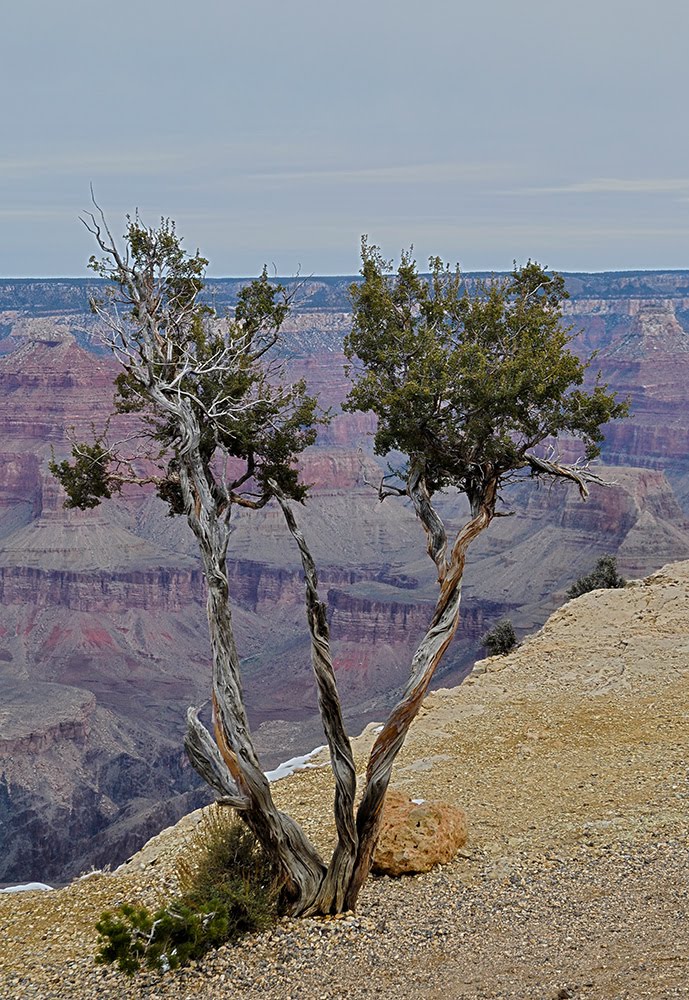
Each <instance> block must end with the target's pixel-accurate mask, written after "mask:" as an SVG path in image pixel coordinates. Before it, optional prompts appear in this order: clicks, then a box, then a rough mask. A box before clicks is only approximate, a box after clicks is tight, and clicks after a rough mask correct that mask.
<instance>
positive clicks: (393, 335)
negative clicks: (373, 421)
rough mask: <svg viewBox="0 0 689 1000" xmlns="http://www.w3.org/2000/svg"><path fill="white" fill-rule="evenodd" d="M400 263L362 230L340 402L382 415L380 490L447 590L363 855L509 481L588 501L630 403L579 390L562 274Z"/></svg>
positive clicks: (387, 741)
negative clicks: (415, 528)
mask: <svg viewBox="0 0 689 1000" xmlns="http://www.w3.org/2000/svg"><path fill="white" fill-rule="evenodd" d="M391 270H392V264H391V262H389V261H386V260H385V259H384V258H383V256H382V254H381V252H380V250H379V249H378V248H377V247H375V246H370V245H369V244H368V242H367V240H366V238H364V239H363V240H362V268H361V274H362V279H363V280H362V281H361V282H359V283H356V284H354V285H352V288H351V295H352V301H353V323H352V329H351V332H350V333H349V335H348V336H347V337H346V339H345V353H346V355H347V357H348V359H349V362H350V365H349V370H350V375H351V376H352V378H353V382H354V384H353V387H352V389H351V392H350V394H349V397H348V400H347V402H346V404H345V407H346V408H347V409H350V410H363V411H372V412H373V413H375V415H376V416H377V418H378V425H377V431H376V435H375V451H376V453H377V454H379V455H383V456H385V455H388V454H389V453H391V452H392V453H395V454H399V453H401V455H402V459H401V460H400V461H401V466H400V468H399V469H398V470H397V471H396V472H395V473H393V474H391V475H390V476H388V477H384V478H383V480H382V481H381V484H380V487H379V497H380V499H381V500H384V499H386V498H387V497H389V496H401V497H406V498H408V499H410V500H411V502H412V504H413V507H414V510H415V512H416V516H417V518H418V520H419V522H420V523H421V525H422V527H423V530H424V532H425V536H426V542H427V550H428V554H429V556H430V557H431V559H432V560H433V562H434V564H435V567H436V570H437V582H438V588H439V593H438V598H437V603H436V606H435V610H434V613H433V616H432V619H431V622H430V626H429V628H428V631H427V632H426V635H425V636H424V637H423V639H422V640H421V642H420V644H419V646H418V648H417V650H416V653H415V654H414V658H413V661H412V667H411V675H410V678H409V681H408V684H407V687H406V689H405V691H404V694H403V696H402V698H401V699H400V701H399V703H398V704H397V705H396V706H395V708H394V709H393V711H392V713H391V715H390V717H389V718H388V720H387V722H386V723H385V725H384V727H383V729H382V731H381V733H380V735H379V736H378V738H377V740H376V742H375V744H374V746H373V750H372V753H371V758H370V761H369V765H368V771H367V778H366V786H365V791H364V796H363V800H362V803H361V806H360V808H359V823H358V835H359V840H360V844H367V845H368V850H372V849H373V847H372V846H371V845H375V841H376V836H377V827H378V825H379V822H380V813H381V809H382V803H383V799H384V796H385V791H386V789H387V786H388V782H389V780H390V775H391V771H392V766H393V763H394V760H395V757H396V755H397V753H398V751H399V749H400V747H401V745H402V743H403V741H404V738H405V736H406V733H407V731H408V729H409V726H410V725H411V722H412V721H413V719H414V717H415V715H416V713H417V712H418V710H419V707H420V705H421V702H422V700H423V698H424V695H425V694H426V691H427V690H428V685H429V684H430V681H431V678H432V677H433V673H434V671H435V669H436V667H437V665H438V663H439V662H440V660H441V658H442V656H443V655H444V653H445V651H446V649H447V647H448V645H449V643H450V641H451V640H452V637H453V636H454V633H455V631H456V629H457V625H458V622H459V605H460V598H461V589H462V577H463V574H464V566H465V561H466V556H467V552H468V549H469V546H470V545H471V543H472V542H473V541H474V540H475V539H476V538H477V537H478V535H479V534H480V533H481V532H483V531H484V530H485V529H486V528H487V527H488V526H489V525H490V523H491V521H492V520H493V518H494V517H496V516H497V515H498V513H500V512H499V511H498V510H497V505H498V502H499V498H500V491H501V489H502V488H503V487H505V486H506V485H508V484H509V483H511V482H514V481H515V480H516V479H519V478H523V477H524V476H527V477H529V478H532V479H540V478H542V477H549V478H554V479H557V478H559V479H565V480H570V481H572V482H574V483H576V485H577V486H578V488H579V492H580V494H581V496H582V498H583V499H585V498H586V496H587V494H588V487H587V483H588V482H590V481H591V480H596V479H597V477H596V476H595V474H594V473H592V472H591V471H590V469H589V468H588V462H589V461H590V460H591V459H594V458H595V457H596V456H597V455H599V453H600V444H601V441H602V440H603V429H602V428H603V425H605V424H606V423H607V422H608V421H609V420H613V419H616V418H618V417H623V416H625V415H626V414H627V411H628V405H627V403H626V402H624V401H618V400H617V399H616V397H615V394H614V393H613V392H610V391H609V390H608V387H607V386H606V385H604V384H602V383H601V382H600V377H598V378H595V379H594V380H593V385H592V386H591V387H590V388H585V387H584V378H585V375H586V372H587V368H588V367H589V365H588V364H587V363H585V362H582V361H581V360H580V359H579V358H578V357H577V356H576V355H575V354H574V353H573V352H572V351H571V350H570V349H569V346H568V345H569V343H570V342H571V331H570V328H569V327H568V326H567V325H566V324H565V323H564V321H563V312H562V303H563V301H564V300H565V299H566V298H567V297H568V296H567V292H566V290H565V284H564V280H563V278H562V277H561V276H560V275H558V274H555V273H549V272H548V271H546V270H545V269H544V268H542V267H541V266H539V265H538V264H537V263H535V262H533V261H528V262H527V264H525V265H524V266H523V267H517V266H516V265H515V268H514V270H513V272H512V273H511V274H510V275H509V276H508V277H504V278H494V279H492V280H490V281H487V282H477V283H476V284H475V286H474V287H473V288H472V290H471V291H470V290H469V289H468V288H467V287H466V285H464V284H463V282H462V278H461V275H460V273H459V269H458V268H455V269H451V268H450V267H448V266H447V265H445V264H443V262H442V260H441V259H440V258H439V257H432V258H431V259H430V274H429V276H428V277H425V276H422V275H421V274H420V273H419V271H418V269H417V266H416V262H415V261H414V259H413V257H412V254H411V253H405V254H403V255H402V257H401V261H400V264H399V266H398V268H397V273H396V274H393V273H391ZM561 435H567V436H570V437H575V438H578V439H579V440H580V441H581V443H582V451H583V454H582V462H581V463H576V464H575V465H565V464H563V463H562V462H561V461H559V460H558V458H557V457H556V456H557V452H556V448H555V443H556V442H557V439H558V437H559V436H561ZM545 443H549V445H550V446H549V447H547V448H546V449H545V450H544V449H543V447H539V446H543V445H544V444H545ZM448 488H450V489H452V490H453V491H454V492H455V493H457V494H463V495H464V496H465V497H466V498H467V500H468V501H469V509H470V516H469V518H468V519H467V520H466V522H465V523H464V524H463V525H462V527H461V528H460V529H459V530H458V531H457V532H456V533H455V534H454V537H452V536H449V535H448V531H447V529H446V526H445V524H444V523H443V521H442V519H441V517H440V515H439V513H438V510H437V508H436V506H434V503H433V500H434V497H435V496H436V495H437V494H438V493H440V492H442V491H444V490H446V489H448ZM360 850H361V848H360ZM363 868H365V865H363V866H362V870H363Z"/></svg>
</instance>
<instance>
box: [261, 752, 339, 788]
mask: <svg viewBox="0 0 689 1000" xmlns="http://www.w3.org/2000/svg"><path fill="white" fill-rule="evenodd" d="M325 749H326V748H325V745H323V746H322V747H316V748H315V749H314V750H311V752H310V753H305V754H303V755H302V756H301V757H290V759H289V760H285V761H283V763H282V764H278V766H277V767H276V768H275V770H274V771H266V773H265V774H266V778H267V779H268V781H280V780H281V779H282V778H288V777H289V776H290V774H294V772H295V771H303V770H305V769H306V768H308V767H319V766H320V765H319V764H310V763H309V761H310V760H311V758H312V757H315V756H316V755H317V754H319V753H320V752H321V750H325Z"/></svg>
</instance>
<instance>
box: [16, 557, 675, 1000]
mask: <svg viewBox="0 0 689 1000" xmlns="http://www.w3.org/2000/svg"><path fill="white" fill-rule="evenodd" d="M374 728H375V727H372V726H371V727H368V729H367V730H366V731H365V732H364V733H363V734H362V736H361V737H359V738H358V739H357V740H356V741H355V747H356V754H357V758H358V761H359V762H360V764H361V765H362V766H363V765H364V761H365V756H366V751H367V749H368V747H369V746H370V745H371V742H372V740H373V738H374V735H375V734H374ZM315 763H316V764H317V765H319V766H316V767H314V768H312V769H309V770H305V771H302V772H299V773H298V774H296V775H294V776H292V777H291V778H289V779H287V780H285V781H281V782H279V783H278V784H276V786H275V794H276V798H277V799H278V802H279V804H280V806H281V807H283V808H286V809H288V810H289V811H290V812H291V813H292V814H293V815H295V816H296V817H297V818H298V819H299V820H300V821H301V822H302V823H303V825H304V827H305V828H306V830H307V832H308V833H309V834H310V835H311V836H312V837H313V838H314V839H315V840H316V841H317V842H318V843H319V844H320V845H322V847H323V848H324V849H327V847H328V845H329V844H330V843H331V842H332V835H333V831H332V825H331V821H330V815H329V807H330V803H331V801H332V781H331V774H330V769H329V766H328V764H327V758H326V757H325V756H324V755H321V756H320V757H319V758H316V760H315ZM688 767H689V563H677V564H673V565H671V566H667V567H665V568H664V569H663V570H661V571H660V572H659V573H657V574H655V575H654V576H652V577H649V578H648V579H647V580H645V581H642V582H639V583H636V584H634V585H633V586H629V587H627V588H625V589H624V590H615V591H596V592H594V593H592V594H587V595H585V596H583V597H581V598H579V599H578V600H577V601H572V602H570V603H568V604H567V605H565V606H564V607H563V608H561V609H560V610H559V611H557V612H556V613H555V614H554V615H553V616H552V617H551V619H550V620H549V621H548V622H547V623H546V625H545V626H544V628H543V629H542V630H541V631H540V632H538V633H537V634H536V635H535V636H533V637H532V638H531V639H530V640H528V641H527V642H525V643H524V644H523V645H522V646H521V647H520V648H519V649H518V650H516V651H515V652H514V653H512V654H510V655H509V656H507V657H500V658H493V659H490V660H486V661H483V662H482V663H479V664H477V666H476V668H475V670H474V673H473V674H472V676H471V677H470V678H469V679H468V681H466V682H465V683H464V684H462V685H461V686H460V687H459V688H455V689H452V690H444V691H438V692H435V693H434V694H432V695H431V696H430V697H429V698H428V700H427V702H426V705H425V706H424V708H423V709H422V712H421V714H420V717H419V718H418V720H417V721H416V723H415V725H414V727H413V729H412V731H411V733H410V735H409V738H408V740H407V742H406V744H405V747H404V749H403V751H402V753H401V754H400V757H399V760H398V763H397V765H396V768H395V774H394V784H395V785H396V786H397V787H398V788H400V789H401V790H402V791H405V792H407V793H408V794H409V795H410V797H414V798H443V799H447V800H449V801H451V802H455V803H456V804H458V805H460V806H461V807H462V808H463V809H465V810H466V812H467V814H468V818H469V843H468V845H467V847H466V849H465V850H464V851H462V852H461V854H460V855H459V856H458V857H457V858H456V859H455V860H454V861H452V862H451V863H450V864H448V865H445V866H443V867H442V868H438V869H436V870H435V871H433V872H430V873H428V874H426V875H422V876H415V877H407V878H402V879H397V880H392V879H389V878H374V879H371V880H370V881H369V883H368V884H367V886H366V887H365V889H364V892H363V893H362V897H361V901H360V907H359V910H358V912H357V914H356V915H354V914H348V915H344V916H343V917H342V918H341V919H330V920H303V921H294V920H283V921H281V922H280V923H279V924H278V925H277V927H275V928H274V929H273V930H272V931H269V932H267V933H265V934H261V935H255V936H252V937H250V938H248V939H246V940H245V941H244V942H242V943H241V944H240V945H238V946H228V947H225V948H222V949H220V951H218V952H216V953H212V954H211V955H209V956H207V957H206V959H204V961H203V962H201V963H199V964H198V965H197V966H195V967H193V968H190V969H187V970H182V971H180V972H177V973H169V974H167V975H165V976H162V977H161V976H154V975H150V974H146V975H141V976H139V977H137V978H135V979H134V980H129V979H127V978H126V977H124V976H122V975H120V974H119V973H116V972H114V971H113V970H111V969H102V968H99V967H96V966H95V965H94V964H93V954H94V951H95V947H96V934H95V930H94V923H95V921H96V919H97V918H98V916H99V915H100V913H101V911H102V910H103V909H105V908H106V907H110V908H112V907H114V906H116V905H117V904H118V903H120V902H124V901H125V900H127V901H136V900H142V901H145V902H147V903H149V904H150V903H153V902H155V901H156V900H158V899H163V898H165V895H166V893H170V892H172V891H173V890H174V885H175V856H176V854H177V853H178V852H179V851H180V850H184V844H185V840H186V838H187V837H188V834H189V831H190V830H193V828H194V827H195V825H196V823H197V822H198V819H199V816H198V814H192V815H191V816H189V817H186V818H185V820H183V821H182V822H181V823H180V824H178V825H177V826H176V827H173V828H171V829H170V830H167V831H164V832H163V833H162V834H161V835H160V836H159V837H157V838H154V840H153V841H151V842H149V844H148V845H147V846H146V847H145V848H144V849H143V850H142V851H141V852H140V853H139V854H138V855H135V856H134V858H133V859H131V860H130V862H128V863H127V865H126V866H123V869H120V870H119V871H117V872H116V873H113V874H100V875H93V876H91V877H89V878H85V879H82V880H81V881H77V882H75V883H73V884H71V885H70V886H68V887H67V888H65V889H62V890H59V891H58V890H56V891H53V892H51V893H24V894H14V895H0V997H2V998H3V1000H4V998H7V1000H10V998H11V1000H13V998H19V997H38V998H41V1000H51V998H71V997H74V998H80V1000H90V998H92V997H102V998H105V997H107V998H120V997H122V998H130V997H131V998H144V997H146V998H156V997H159V998H164V997H165V998H168V997H169V998H171V1000H175V998H186V997H190V998H191V997H193V998H197V997H198V998H204V1000H210V998H216V997H221V996H226V995H232V996H234V997H241V998H246V1000H254V998H255V1000H258V998H261V1000H270V998H280V1000H288V998H295V1000H296V998H302V997H303V998H307V997H309V998H311V997H313V998H340V997H342V998H344V997H347V998H351V1000H360V998H361V1000H363V998H369V997H370V998H373V997H377V998H380V997H382V998H388V997H389V998H397V997H409V998H427V1000H469V998H471V1000H477V998H482V1000H498V998H499V1000H508V998H513V1000H517V998H518V1000H526V998H538V1000H556V998H559V1000H565V998H579V1000H618V998H619V1000H622V998H628V1000H637V998H642V997H649V998H653V1000H665V998H668V1000H669V998H679V997H685V998H689V912H688V910H689V771H688Z"/></svg>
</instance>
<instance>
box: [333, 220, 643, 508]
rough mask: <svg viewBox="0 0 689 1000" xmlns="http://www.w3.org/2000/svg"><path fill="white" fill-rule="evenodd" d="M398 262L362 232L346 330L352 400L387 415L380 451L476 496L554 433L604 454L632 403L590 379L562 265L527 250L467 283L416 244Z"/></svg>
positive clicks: (381, 418)
mask: <svg viewBox="0 0 689 1000" xmlns="http://www.w3.org/2000/svg"><path fill="white" fill-rule="evenodd" d="M391 266H392V265H391V263H390V262H388V261H386V260H385V259H384V258H383V257H382V255H381V252H380V250H379V249H378V248H377V247H375V246H370V245H369V244H368V242H367V241H366V240H365V239H364V240H363V241H362V272H361V273H362V276H363V282H362V283H360V284H359V283H358V284H354V285H352V300H353V305H354V319H353V325H352V330H351V332H350V334H349V335H348V336H347V338H346V339H345V352H346V354H347V357H348V358H349V360H350V362H351V371H352V374H353V375H354V377H355V384H354V387H353V388H352V391H351V392H350V395H349V399H348V402H347V404H346V405H347V406H348V408H350V409H357V410H371V411H373V412H374V413H375V414H376V416H377V417H378V430H377V433H376V437H375V448H376V451H377V453H378V454H380V455H385V454H387V453H388V452H390V451H392V450H399V451H401V452H403V453H404V454H405V455H407V456H408V458H409V459H410V461H412V462H414V463H416V464H417V466H421V467H422V468H423V475H424V479H425V484H426V487H427V489H428V491H429V494H430V495H432V494H433V493H434V492H436V491H437V490H439V489H442V488H443V487H446V486H450V485H452V486H455V487H457V488H458V489H459V490H460V491H462V492H463V493H466V495H467V496H468V498H469V500H470V502H471V503H472V505H473V504H475V503H476V502H477V501H478V499H479V498H480V497H481V495H482V493H483V492H484V490H485V486H486V483H487V482H489V481H496V482H498V483H500V482H502V481H503V480H504V479H505V477H506V476H508V475H509V474H510V473H512V472H514V471H515V470H517V469H520V468H525V467H527V466H528V465H529V459H528V457H527V456H528V454H529V452H530V450H531V449H533V448H535V447H537V446H538V445H540V444H542V443H543V442H544V441H546V440H548V439H553V438H557V437H558V435H562V434H569V435H573V436H575V437H578V438H579V439H580V440H581V441H582V442H583V446H584V452H585V456H586V458H587V459H592V458H594V457H595V456H596V455H598V454H599V452H600V442H601V441H602V439H603V431H602V425H603V424H605V423H606V422H607V421H609V420H612V419H614V418H616V417H620V416H623V415H624V414H625V413H626V412H627V404H626V403H625V402H620V401H618V400H617V399H616V398H615V395H614V393H610V392H608V391H607V387H606V386H604V385H601V384H598V383H597V384H596V385H594V387H593V389H592V390H590V391H587V390H586V389H584V388H582V386H583V383H584V377H585V374H586V370H587V368H588V365H587V364H586V363H585V362H582V361H581V360H580V359H579V358H578V357H577V356H576V355H575V354H574V353H573V352H572V351H571V350H570V349H569V347H568V344H569V343H570V341H571V337H570V329H569V327H567V326H566V325H565V324H564V323H563V313H562V303H563V302H564V300H565V299H566V298H567V297H568V295H567V292H566V290H565V286H564V280H563V278H562V277H561V276H560V275H558V274H553V273H549V272H547V271H545V270H544V269H543V268H542V267H540V266H539V265H538V264H536V263H535V262H532V261H529V262H528V263H527V264H525V265H524V266H523V267H516V266H515V269H514V270H513V272H512V274H511V275H510V276H509V277H505V278H494V279H493V280H491V281H483V282H478V283H477V284H476V287H475V288H473V289H472V290H470V289H469V288H468V287H467V286H466V284H463V281H462V277H461V275H460V273H459V270H458V269H455V270H452V269H450V267H449V266H447V265H445V264H443V262H442V261H441V259H440V258H439V257H432V258H431V260H430V276H429V277H428V278H426V277H424V276H422V275H421V274H419V271H418V269H417V266H416V262H415V261H414V260H413V258H412V256H411V253H404V254H403V255H402V259H401V262H400V264H399V267H398V269H397V273H396V275H392V274H390V269H391Z"/></svg>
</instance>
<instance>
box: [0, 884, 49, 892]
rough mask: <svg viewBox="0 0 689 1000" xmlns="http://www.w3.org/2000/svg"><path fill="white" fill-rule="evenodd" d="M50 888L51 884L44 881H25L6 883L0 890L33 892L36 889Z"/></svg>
mask: <svg viewBox="0 0 689 1000" xmlns="http://www.w3.org/2000/svg"><path fill="white" fill-rule="evenodd" d="M52 888H53V887H52V885H46V884H45V882H25V883H24V885H8V886H7V888H6V889H0V892H35V891H36V890H38V889H40V890H41V891H43V890H46V889H50V890H52Z"/></svg>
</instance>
